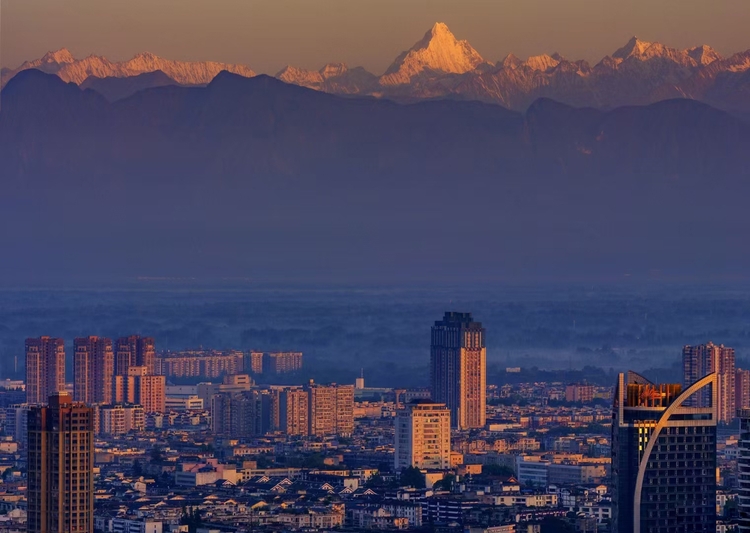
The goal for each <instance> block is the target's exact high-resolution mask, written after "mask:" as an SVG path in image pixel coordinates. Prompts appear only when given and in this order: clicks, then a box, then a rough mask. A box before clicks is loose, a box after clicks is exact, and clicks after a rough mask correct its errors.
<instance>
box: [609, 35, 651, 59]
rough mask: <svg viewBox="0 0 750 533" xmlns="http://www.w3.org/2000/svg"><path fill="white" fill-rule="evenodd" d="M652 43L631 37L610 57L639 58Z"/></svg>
mask: <svg viewBox="0 0 750 533" xmlns="http://www.w3.org/2000/svg"><path fill="white" fill-rule="evenodd" d="M651 44H652V43H649V42H647V41H641V40H640V39H639V38H638V37H631V38H630V40H629V41H628V42H627V44H625V46H623V47H622V48H618V49H617V51H615V53H614V54H612V57H614V58H616V59H628V58H630V57H635V58H641V57H643V54H644V53H645V52H646V50H648V48H649V47H650V46H651Z"/></svg>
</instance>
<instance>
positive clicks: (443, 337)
mask: <svg viewBox="0 0 750 533" xmlns="http://www.w3.org/2000/svg"><path fill="white" fill-rule="evenodd" d="M484 333H485V331H484V328H483V327H482V324H481V323H480V322H474V320H473V319H472V317H471V314H470V313H445V316H444V317H443V320H438V321H437V322H435V325H434V326H433V328H432V343H431V347H430V382H431V390H432V400H433V401H434V402H437V403H444V404H445V405H446V406H447V407H448V409H449V410H450V412H451V423H452V424H453V427H455V428H458V429H470V428H481V427H484V425H485V416H486V414H485V409H486V394H487V391H486V388H487V350H486V348H485V340H484Z"/></svg>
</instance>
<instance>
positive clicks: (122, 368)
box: [115, 335, 156, 376]
mask: <svg viewBox="0 0 750 533" xmlns="http://www.w3.org/2000/svg"><path fill="white" fill-rule="evenodd" d="M155 357H156V347H155V343H154V339H153V338H152V337H141V336H139V335H131V336H129V337H120V338H119V339H117V342H116V343H115V374H116V375H118V376H127V375H128V368H130V367H131V366H145V367H146V368H147V369H148V373H149V374H154V358H155Z"/></svg>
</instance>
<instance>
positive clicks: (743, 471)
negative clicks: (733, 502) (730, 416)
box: [737, 408, 750, 533]
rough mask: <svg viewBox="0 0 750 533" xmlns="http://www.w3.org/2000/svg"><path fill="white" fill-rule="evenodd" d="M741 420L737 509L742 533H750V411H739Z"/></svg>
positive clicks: (744, 409)
mask: <svg viewBox="0 0 750 533" xmlns="http://www.w3.org/2000/svg"><path fill="white" fill-rule="evenodd" d="M737 415H738V416H739V418H740V456H739V458H738V459H737V470H738V472H737V479H738V482H739V490H738V494H737V500H738V501H737V504H738V505H737V507H738V511H739V515H740V519H739V522H738V529H739V531H740V533H750V409H747V408H743V409H738V411H737Z"/></svg>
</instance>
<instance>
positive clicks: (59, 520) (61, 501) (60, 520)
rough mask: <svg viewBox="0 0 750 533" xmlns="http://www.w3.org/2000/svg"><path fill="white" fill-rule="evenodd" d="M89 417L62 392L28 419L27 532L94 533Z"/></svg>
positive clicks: (90, 413)
mask: <svg viewBox="0 0 750 533" xmlns="http://www.w3.org/2000/svg"><path fill="white" fill-rule="evenodd" d="M93 467H94V413H93V410H92V409H91V408H90V407H87V406H86V405H84V404H81V403H73V400H72V398H71V396H70V395H69V394H67V393H58V394H55V395H52V396H50V397H49V405H47V406H37V407H33V408H32V409H31V410H30V411H29V415H28V467H27V468H28V496H27V497H28V517H27V520H28V521H27V530H28V531H29V533H93V531H94V474H93Z"/></svg>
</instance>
